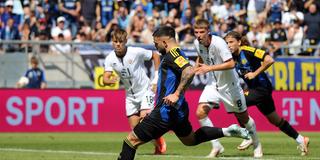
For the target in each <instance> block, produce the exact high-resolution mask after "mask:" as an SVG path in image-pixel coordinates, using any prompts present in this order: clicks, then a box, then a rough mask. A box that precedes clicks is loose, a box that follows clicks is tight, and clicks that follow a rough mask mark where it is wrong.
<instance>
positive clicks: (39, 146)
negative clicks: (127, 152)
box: [0, 132, 320, 160]
mask: <svg viewBox="0 0 320 160" xmlns="http://www.w3.org/2000/svg"><path fill="white" fill-rule="evenodd" d="M258 134H259V136H260V140H261V142H262V146H263V151H264V157H263V159H284V160H287V159H288V160H289V159H319V160H320V133H319V132H318V133H316V132H305V133H303V134H304V135H306V136H309V137H310V142H311V143H310V147H309V155H308V156H306V157H301V156H300V154H299V152H298V150H297V149H296V142H295V141H294V140H292V139H291V138H289V137H287V136H286V135H284V134H283V133H281V132H259V133H258ZM126 135H127V133H0V160H102V159H103V160H115V159H116V158H117V156H118V153H119V152H120V149H121V145H122V140H123V139H124V137H125V136H126ZM165 139H166V141H167V153H166V155H161V156H154V155H152V153H153V145H152V144H151V143H148V144H145V145H143V146H140V148H139V149H138V151H137V154H136V160H151V159H154V160H188V159H205V156H206V155H207V154H208V153H209V151H210V146H211V145H210V143H208V142H207V143H203V144H200V145H198V146H194V147H188V146H184V145H183V144H182V143H181V142H180V141H179V140H178V138H177V137H175V135H174V134H172V133H167V134H166V135H165ZM220 141H221V142H222V144H223V145H224V147H225V152H224V153H223V154H222V156H220V158H221V159H252V158H251V157H252V148H250V149H249V150H246V151H238V150H237V149H236V146H237V145H238V144H240V142H241V139H237V138H222V139H220Z"/></svg>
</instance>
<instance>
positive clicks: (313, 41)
mask: <svg viewBox="0 0 320 160" xmlns="http://www.w3.org/2000/svg"><path fill="white" fill-rule="evenodd" d="M319 28H320V12H319V11H318V9H317V6H316V4H314V3H313V4H311V5H310V6H309V12H308V13H305V15H304V31H305V34H306V39H307V41H308V42H309V45H317V44H318V43H319V39H320V29H319ZM314 52H315V49H313V48H308V49H307V51H306V52H305V54H306V55H313V54H314Z"/></svg>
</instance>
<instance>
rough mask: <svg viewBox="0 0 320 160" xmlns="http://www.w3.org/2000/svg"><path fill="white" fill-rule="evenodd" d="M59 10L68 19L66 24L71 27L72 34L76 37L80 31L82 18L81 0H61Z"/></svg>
mask: <svg viewBox="0 0 320 160" xmlns="http://www.w3.org/2000/svg"><path fill="white" fill-rule="evenodd" d="M84 7H86V6H84ZM59 10H60V11H61V12H62V15H63V17H64V18H65V19H66V20H65V26H66V27H69V28H70V29H71V35H72V37H75V36H76V34H77V32H78V20H79V18H80V17H79V16H80V10H81V4H80V0H61V1H60V3H59Z"/></svg>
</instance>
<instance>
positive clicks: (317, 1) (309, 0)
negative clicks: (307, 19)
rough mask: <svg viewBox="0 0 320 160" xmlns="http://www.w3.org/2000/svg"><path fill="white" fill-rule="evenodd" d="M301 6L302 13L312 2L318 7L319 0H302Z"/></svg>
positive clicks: (319, 5) (319, 4) (306, 10)
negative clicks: (302, 8)
mask: <svg viewBox="0 0 320 160" xmlns="http://www.w3.org/2000/svg"><path fill="white" fill-rule="evenodd" d="M295 1H301V0H295ZM302 3H303V5H301V6H303V7H304V13H306V12H308V10H309V7H310V6H311V5H312V4H315V5H316V7H317V8H320V1H319V0H304V1H302Z"/></svg>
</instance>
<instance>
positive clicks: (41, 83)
mask: <svg viewBox="0 0 320 160" xmlns="http://www.w3.org/2000/svg"><path fill="white" fill-rule="evenodd" d="M30 63H31V69H28V70H27V72H26V73H25V74H24V76H23V77H24V79H27V80H26V81H24V82H23V81H19V82H18V83H17V84H16V87H17V88H34V89H40V88H41V89H45V88H47V82H46V79H45V75H44V71H43V70H42V69H40V68H39V67H38V64H39V61H38V59H37V58H36V57H35V56H33V57H31V59H30Z"/></svg>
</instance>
